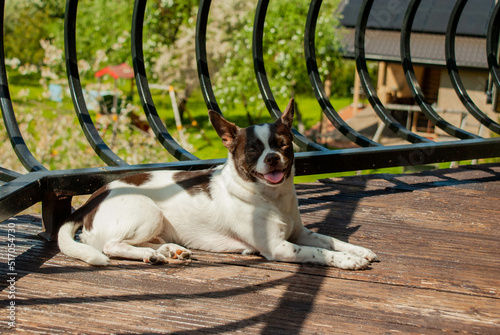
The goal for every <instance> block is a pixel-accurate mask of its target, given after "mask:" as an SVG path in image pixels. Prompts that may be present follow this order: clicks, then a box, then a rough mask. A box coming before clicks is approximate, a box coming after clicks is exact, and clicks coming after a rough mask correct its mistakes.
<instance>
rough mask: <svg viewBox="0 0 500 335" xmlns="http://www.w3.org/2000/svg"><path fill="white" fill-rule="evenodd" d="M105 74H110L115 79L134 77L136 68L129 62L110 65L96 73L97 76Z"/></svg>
mask: <svg viewBox="0 0 500 335" xmlns="http://www.w3.org/2000/svg"><path fill="white" fill-rule="evenodd" d="M105 74H109V75H110V76H111V77H113V78H114V79H115V80H116V79H118V78H124V79H133V78H134V69H133V68H132V67H131V66H130V65H128V64H127V63H121V64H120V65H110V66H106V67H105V68H102V69H100V70H99V71H97V72H96V73H95V77H96V78H100V77H102V76H104V75H105Z"/></svg>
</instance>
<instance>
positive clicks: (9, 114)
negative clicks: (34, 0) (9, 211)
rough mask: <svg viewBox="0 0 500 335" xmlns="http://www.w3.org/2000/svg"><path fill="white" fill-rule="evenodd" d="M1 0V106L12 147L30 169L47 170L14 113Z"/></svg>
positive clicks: (3, 5) (3, 4) (3, 1)
mask: <svg viewBox="0 0 500 335" xmlns="http://www.w3.org/2000/svg"><path fill="white" fill-rule="evenodd" d="M0 1H1V2H0V11H1V13H0V20H1V21H0V107H1V108H2V116H3V122H4V124H5V129H6V130H7V134H8V136H9V140H10V143H11V145H12V148H13V149H14V152H15V153H16V156H17V158H19V161H20V162H21V164H23V166H24V167H25V168H26V170H28V171H43V170H46V168H45V167H44V166H43V165H42V164H41V163H40V162H39V161H38V160H37V159H36V158H35V157H34V156H33V154H32V153H31V151H30V150H29V149H28V146H27V145H26V142H24V138H23V135H22V134H21V130H20V129H19V125H18V123H17V120H16V115H15V113H14V106H12V100H11V99H10V91H9V82H8V80H7V70H6V68H5V50H4V31H3V28H4V14H5V0H0Z"/></svg>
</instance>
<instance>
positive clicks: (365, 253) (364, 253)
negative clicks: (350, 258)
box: [349, 246, 379, 262]
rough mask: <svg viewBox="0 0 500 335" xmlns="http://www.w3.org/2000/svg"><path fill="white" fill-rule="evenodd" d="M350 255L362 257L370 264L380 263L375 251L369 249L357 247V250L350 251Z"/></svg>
mask: <svg viewBox="0 0 500 335" xmlns="http://www.w3.org/2000/svg"><path fill="white" fill-rule="evenodd" d="M349 253H351V254H353V255H356V256H359V257H362V258H366V259H367V260H368V261H370V262H378V261H379V258H378V256H377V255H376V254H375V253H374V252H373V251H371V250H370V249H367V248H363V247H359V246H355V248H353V249H351V250H349Z"/></svg>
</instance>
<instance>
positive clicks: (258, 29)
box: [252, 0, 328, 151]
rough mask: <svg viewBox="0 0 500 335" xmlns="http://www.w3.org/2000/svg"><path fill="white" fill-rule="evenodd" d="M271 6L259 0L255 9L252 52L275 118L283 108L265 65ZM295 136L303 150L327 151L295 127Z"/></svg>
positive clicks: (259, 81)
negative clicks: (279, 104)
mask: <svg viewBox="0 0 500 335" xmlns="http://www.w3.org/2000/svg"><path fill="white" fill-rule="evenodd" d="M268 6H269V0H259V2H258V4H257V9H256V11H255V20H254V26H253V37H252V54H253V65H254V70H255V78H256V79H257V85H258V86H259V90H260V93H261V95H262V99H263V100H264V103H265V104H266V107H267V110H268V111H269V114H271V116H272V117H274V118H275V119H277V118H279V117H280V116H281V110H280V108H279V107H278V104H277V103H276V99H275V98H274V95H273V92H272V90H271V87H270V85H269V81H268V80H267V74H266V67H265V65H264V48H263V41H264V23H265V21H266V12H267V7H268ZM293 136H294V139H295V143H296V144H297V145H298V146H299V147H300V148H301V149H302V150H307V151H309V150H313V151H327V150H328V149H326V148H325V147H323V146H321V145H319V144H317V143H314V142H312V141H311V140H309V139H308V138H306V137H305V136H304V135H302V134H301V133H299V132H298V131H297V130H296V129H293Z"/></svg>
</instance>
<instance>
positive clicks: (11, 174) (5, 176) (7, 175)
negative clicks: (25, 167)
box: [0, 167, 23, 182]
mask: <svg viewBox="0 0 500 335" xmlns="http://www.w3.org/2000/svg"><path fill="white" fill-rule="evenodd" d="M22 176H23V175H22V174H20V173H17V172H15V171H11V170H8V169H4V168H3V167H0V181H4V182H9V181H12V180H14V179H16V178H19V177H22Z"/></svg>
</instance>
